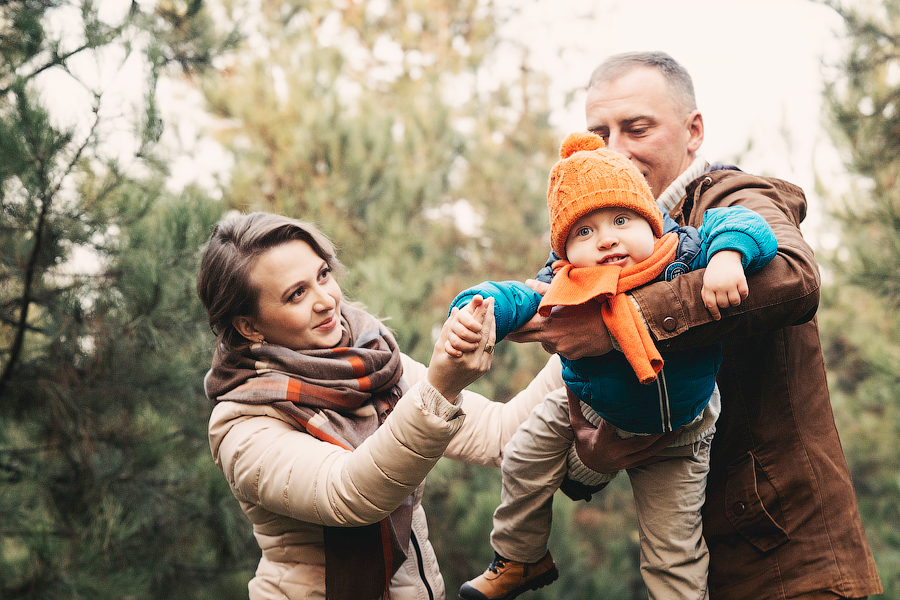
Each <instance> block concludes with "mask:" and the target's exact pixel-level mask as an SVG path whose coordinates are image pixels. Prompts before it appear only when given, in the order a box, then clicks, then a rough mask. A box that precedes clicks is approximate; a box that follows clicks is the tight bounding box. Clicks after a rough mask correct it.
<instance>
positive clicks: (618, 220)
mask: <svg viewBox="0 0 900 600" xmlns="http://www.w3.org/2000/svg"><path fill="white" fill-rule="evenodd" d="M627 222H628V217H626V216H625V215H619V216H618V217H616V227H621V226H622V225H624V224H625V223H627Z"/></svg>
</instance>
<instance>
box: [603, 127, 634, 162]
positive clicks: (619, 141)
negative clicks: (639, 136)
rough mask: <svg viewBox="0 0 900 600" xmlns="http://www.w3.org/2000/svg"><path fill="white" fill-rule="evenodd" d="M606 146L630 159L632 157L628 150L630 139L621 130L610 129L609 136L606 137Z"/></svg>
mask: <svg viewBox="0 0 900 600" xmlns="http://www.w3.org/2000/svg"><path fill="white" fill-rule="evenodd" d="M606 147H607V148H609V149H610V150H612V151H613V152H618V153H619V154H622V155H623V156H625V157H626V158H628V159H630V158H631V153H630V152H629V151H628V141H627V139H626V138H625V136H624V135H622V134H621V132H618V131H610V132H609V136H608V137H607V138H606Z"/></svg>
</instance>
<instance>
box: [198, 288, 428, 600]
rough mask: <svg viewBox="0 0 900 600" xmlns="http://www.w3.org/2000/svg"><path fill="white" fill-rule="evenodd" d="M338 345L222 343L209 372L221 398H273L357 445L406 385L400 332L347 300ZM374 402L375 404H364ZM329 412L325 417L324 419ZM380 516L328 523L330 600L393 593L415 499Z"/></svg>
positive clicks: (297, 418)
mask: <svg viewBox="0 0 900 600" xmlns="http://www.w3.org/2000/svg"><path fill="white" fill-rule="evenodd" d="M341 325H342V326H343V330H344V335H343V337H342V338H341V341H340V343H339V344H338V346H337V347H335V348H326V349H318V350H306V351H301V352H295V351H293V350H289V349H287V348H284V347H282V346H277V345H274V344H253V345H252V346H248V347H245V348H240V349H238V348H234V349H229V348H226V347H225V346H224V345H223V344H219V346H218V348H217V349H216V353H215V356H214V358H213V365H212V369H211V370H210V372H209V375H208V376H207V378H206V394H207V396H209V397H210V398H212V399H213V400H215V401H216V402H224V401H231V402H239V403H243V404H268V405H271V406H273V407H275V408H276V409H278V410H279V411H281V412H283V413H285V414H287V415H289V416H290V417H291V418H292V420H293V421H294V423H295V426H296V427H297V428H298V429H300V430H303V431H306V432H307V433H309V434H310V435H312V436H313V437H316V438H318V439H320V440H323V441H325V442H328V443H331V444H335V445H337V446H340V447H341V448H344V449H347V450H353V449H354V448H356V447H357V446H359V445H360V444H361V443H362V442H363V441H364V440H365V439H366V438H368V437H369V436H370V435H372V434H373V433H374V432H375V430H376V429H377V428H378V427H379V426H380V425H381V424H382V423H383V422H384V420H385V419H386V418H387V415H388V414H389V413H390V411H391V410H392V409H393V407H394V405H395V404H396V403H397V401H398V400H399V399H400V397H401V396H402V395H403V393H404V392H405V391H406V389H407V385H406V382H405V381H404V380H403V379H402V375H403V367H402V365H401V363H400V350H399V349H398V348H397V344H396V342H395V341H394V337H393V335H391V333H390V332H389V331H388V330H387V328H385V327H384V325H383V324H382V323H381V322H380V321H378V320H377V319H376V318H375V317H373V316H371V315H369V314H368V313H366V312H365V311H363V310H360V309H358V308H355V307H353V306H350V305H348V304H344V305H342V306H341ZM365 405H371V406H372V410H362V411H360V410H357V409H360V408H361V407H363V406H365ZM323 417H324V418H323ZM411 498H412V497H410V501H407V502H404V503H403V504H402V505H401V506H400V507H398V508H397V509H396V510H395V511H394V512H393V513H391V515H390V516H389V517H388V518H386V519H384V520H382V521H381V522H380V523H373V524H371V525H367V526H361V527H325V528H324V529H325V594H326V598H327V599H328V600H368V599H375V598H380V597H382V596H383V595H385V594H386V592H387V586H388V584H389V583H390V580H391V577H392V576H393V574H394V573H395V572H396V571H397V569H399V568H400V565H401V564H402V563H403V562H404V561H405V560H406V550H407V548H408V547H409V539H410V531H411V529H410V526H411V522H412V508H413V502H412V501H411Z"/></svg>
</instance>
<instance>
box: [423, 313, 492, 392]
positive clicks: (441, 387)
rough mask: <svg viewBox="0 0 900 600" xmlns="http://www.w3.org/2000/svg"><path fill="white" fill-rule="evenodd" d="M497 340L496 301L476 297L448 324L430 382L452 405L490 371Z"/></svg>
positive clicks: (433, 361) (439, 342)
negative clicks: (461, 393) (466, 389)
mask: <svg viewBox="0 0 900 600" xmlns="http://www.w3.org/2000/svg"><path fill="white" fill-rule="evenodd" d="M496 338H497V332H496V328H495V327H494V299H493V298H488V299H487V300H484V298H482V297H481V296H477V295H476V296H474V297H473V298H472V301H471V302H470V303H469V304H467V305H466V306H464V307H463V308H462V309H458V308H454V309H453V310H452V312H451V313H450V316H449V317H448V318H447V320H446V321H444V326H443V327H442V328H441V335H440V337H438V340H437V342H435V344H434V353H433V354H432V355H431V363H430V364H429V366H428V376H427V379H428V383H430V384H431V385H432V386H433V387H434V389H436V390H437V391H438V392H440V394H441V395H442V396H443V397H444V398H446V399H447V400H448V401H450V402H454V403H455V402H456V397H457V396H458V395H459V393H460V392H461V391H462V390H463V389H464V388H465V387H466V386H468V385H469V384H471V383H473V382H474V381H476V380H477V379H478V378H479V377H481V376H482V375H484V374H485V373H487V372H488V370H490V368H491V359H492V358H493V352H494V341H495V340H496Z"/></svg>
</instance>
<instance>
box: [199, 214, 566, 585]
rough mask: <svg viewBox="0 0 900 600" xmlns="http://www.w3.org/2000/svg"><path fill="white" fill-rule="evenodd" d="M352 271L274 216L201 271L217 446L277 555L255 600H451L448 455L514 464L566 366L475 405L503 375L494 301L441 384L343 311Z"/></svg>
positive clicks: (230, 223) (468, 332)
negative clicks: (522, 429)
mask: <svg viewBox="0 0 900 600" xmlns="http://www.w3.org/2000/svg"><path fill="white" fill-rule="evenodd" d="M340 269H341V265H340V263H339V262H338V260H337V258H336V257H335V255H334V248H333V246H332V244H331V243H330V242H329V241H328V239H327V238H325V237H324V236H323V235H322V234H321V233H320V232H319V231H318V230H316V229H315V228H314V227H312V226H311V225H309V224H306V223H303V222H301V221H296V220H294V219H289V218H286V217H281V216H277V215H272V214H266V213H253V214H250V215H246V216H241V217H238V218H235V219H231V220H226V221H222V222H220V223H219V224H218V225H217V226H216V228H215V230H214V231H213V233H212V236H211V237H210V241H209V245H208V247H207V250H206V252H205V254H204V257H203V261H202V264H201V267H200V273H199V277H198V281H197V290H198V293H199V295H200V298H201V300H202V301H203V304H204V306H205V307H206V310H207V313H208V315H209V322H210V326H211V327H212V329H213V331H214V332H216V333H217V344H216V352H215V356H214V358H213V364H212V369H211V370H210V372H209V374H208V375H207V377H206V381H205V384H206V392H207V395H209V397H210V398H212V399H213V400H214V401H215V402H216V405H215V407H214V409H213V411H212V415H211V418H210V424H209V439H210V447H211V450H212V454H213V458H214V460H215V462H216V465H217V466H218V467H219V469H221V470H222V472H223V473H224V475H225V477H226V478H227V479H228V483H229V485H230V486H231V489H232V491H233V493H234V495H235V497H236V498H237V499H238V501H239V502H240V504H241V507H242V508H243V510H244V512H245V513H246V515H247V516H248V518H249V519H250V521H251V522H252V523H253V528H254V534H255V535H256V539H257V541H258V543H259V545H260V548H261V549H262V559H261V560H260V563H259V567H258V569H257V572H256V577H255V578H254V579H253V580H252V581H251V582H250V585H249V590H250V598H251V600H262V599H282V600H283V599H292V600H293V599H299V598H329V599H348V598H353V599H370V598H381V597H390V598H391V599H392V600H404V599H407V598H408V599H412V598H418V597H429V596H433V597H434V598H438V599H442V598H444V584H443V580H442V579H441V576H440V572H439V570H438V568H437V564H436V560H435V556H434V551H433V549H432V547H431V544H430V543H429V541H428V530H427V525H426V522H425V513H424V511H423V509H422V506H421V503H420V500H421V497H422V482H423V480H424V478H425V476H426V474H427V473H428V471H429V470H430V469H431V468H432V467H433V466H434V465H435V463H436V462H437V460H438V459H439V458H440V457H441V455H445V456H449V457H451V458H457V459H461V460H466V461H469V462H475V463H479V464H490V465H495V466H496V465H499V463H500V459H501V456H502V453H501V451H502V448H503V445H504V444H505V443H506V441H507V440H508V439H509V438H510V437H511V435H512V433H513V432H514V431H515V430H516V428H517V427H518V425H519V424H520V423H521V422H523V421H524V420H525V419H526V417H527V416H528V414H529V413H530V411H531V409H532V407H534V406H535V405H536V404H537V403H539V402H540V401H542V400H543V398H544V395H545V394H546V393H547V392H549V391H550V390H552V389H555V388H557V387H559V386H560V385H562V380H561V377H560V369H559V363H558V360H553V361H551V362H550V363H549V364H548V367H547V368H545V369H544V370H543V371H542V372H541V374H540V375H539V376H538V377H537V378H536V379H535V381H533V382H532V383H531V385H529V387H528V388H527V389H526V390H524V391H523V392H522V393H520V394H519V395H518V396H516V398H514V399H513V400H511V401H510V402H508V403H506V404H501V403H494V402H490V401H488V400H486V399H485V398H483V397H481V396H478V395H476V394H472V393H470V392H465V393H462V389H463V388H464V387H465V386H466V385H468V384H470V383H471V382H473V381H474V380H475V379H477V378H478V377H479V376H481V374H483V373H484V372H485V371H486V370H487V369H488V368H489V367H490V359H491V351H492V349H493V341H492V340H493V337H494V326H493V306H492V301H491V300H489V301H487V302H482V301H481V299H480V298H478V299H477V301H473V302H472V304H470V305H469V306H468V307H466V308H465V309H463V310H461V311H454V312H453V313H452V314H451V316H450V318H448V320H447V322H446V323H445V324H444V327H443V328H442V330H441V336H440V338H439V340H438V341H437V343H436V344H435V349H434V353H433V355H432V359H431V364H430V366H429V367H428V368H427V369H426V368H425V366H424V365H422V364H420V363H417V362H415V361H413V360H412V359H410V358H409V357H407V356H406V355H404V354H402V353H400V352H399V350H398V349H397V347H396V343H395V342H394V339H393V337H392V336H391V334H390V332H388V331H387V329H385V328H384V327H383V326H382V324H381V323H380V322H379V321H378V320H377V319H375V318H374V317H372V316H370V315H368V314H367V313H366V312H365V311H363V310H361V309H359V308H356V307H354V306H351V305H349V304H347V303H345V302H343V301H342V295H341V290H340V287H339V286H338V284H337V282H336V281H335V279H334V277H333V273H334V272H335V271H339V270H340ZM450 339H453V341H454V345H455V346H456V347H457V348H461V349H463V350H465V352H463V353H457V352H455V351H453V350H452V349H451V348H450V345H449V344H447V341H448V340H450ZM459 344H462V345H459ZM463 405H464V408H465V412H463V410H462V408H463Z"/></svg>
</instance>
